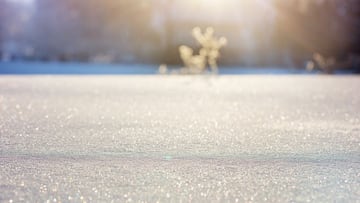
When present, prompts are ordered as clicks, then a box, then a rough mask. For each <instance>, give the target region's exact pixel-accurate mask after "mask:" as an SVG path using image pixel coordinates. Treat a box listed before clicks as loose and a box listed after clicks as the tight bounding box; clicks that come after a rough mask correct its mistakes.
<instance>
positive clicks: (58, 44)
mask: <svg viewBox="0 0 360 203" xmlns="http://www.w3.org/2000/svg"><path fill="white" fill-rule="evenodd" d="M195 26H199V27H201V28H206V27H207V26H212V27H214V29H215V35H217V36H219V37H220V36H224V37H226V38H227V39H228V42H229V43H228V45H227V46H226V47H225V48H223V49H222V50H221V52H222V55H221V59H220V61H219V64H220V66H224V67H226V66H235V67H278V68H284V69H286V68H296V69H305V68H306V66H307V63H308V62H309V61H310V60H313V55H314V53H318V54H320V55H321V56H323V58H324V59H327V58H332V59H334V60H335V61H336V62H335V64H336V65H334V66H335V67H336V68H337V69H343V70H351V71H352V72H354V73H355V72H357V73H359V64H360V37H359V36H360V1H359V0H103V1H99V0H0V60H1V61H40V62H54V61H55V62H64V63H69V62H84V63H105V64H108V63H109V64H164V63H166V64H168V65H181V59H180V57H179V53H178V47H179V46H180V45H184V44H185V45H188V46H191V47H192V48H194V49H198V48H199V45H198V44H197V43H196V41H195V39H194V38H193V37H192V36H191V30H192V28H193V27H195Z"/></svg>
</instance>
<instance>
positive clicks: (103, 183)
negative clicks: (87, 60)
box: [0, 75, 360, 202]
mask: <svg viewBox="0 0 360 203" xmlns="http://www.w3.org/2000/svg"><path fill="white" fill-rule="evenodd" d="M359 87H360V77H357V76H296V75H293V76H286V75H284V76H255V75H254V76H0V202H9V201H13V202H19V201H21V200H25V201H28V202H43V201H47V200H49V201H51V202H54V201H55V202H56V201H61V202H70V201H73V202H81V201H86V202H89V201H93V202H111V201H112V200H114V201H115V202H125V201H129V202H130V201H135V202H138V201H142V200H144V201H149V202H156V201H160V202H179V201H183V202H189V201H193V202H201V201H203V202H208V201H211V202H236V201H238V202H360V198H359V197H360V94H359Z"/></svg>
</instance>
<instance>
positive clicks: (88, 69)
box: [0, 61, 353, 75]
mask: <svg viewBox="0 0 360 203" xmlns="http://www.w3.org/2000/svg"><path fill="white" fill-rule="evenodd" d="M180 68H181V66H168V69H169V70H170V72H173V71H174V70H175V71H179V69H180ZM158 69H159V65H148V64H96V63H74V62H69V63H59V62H47V63H44V62H21V61H19V62H0V74H3V75H4V74H10V75H11V74H21V75H34V74H40V75H47V74H52V75H54V74H55V75H78V74H81V75H109V74H112V75H114V74H119V75H150V74H151V75H154V74H158V72H159V71H158ZM352 72H353V71H351V70H338V71H335V73H336V74H351V73H352ZM219 73H220V74H226V75H235V74H241V75H244V74H246V75H249V74H251V75H252V74H262V75H264V74H276V75H280V74H281V75H283V74H314V73H319V71H312V72H309V71H306V70H305V69H296V68H281V67H238V66H227V67H220V68H219Z"/></svg>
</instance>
